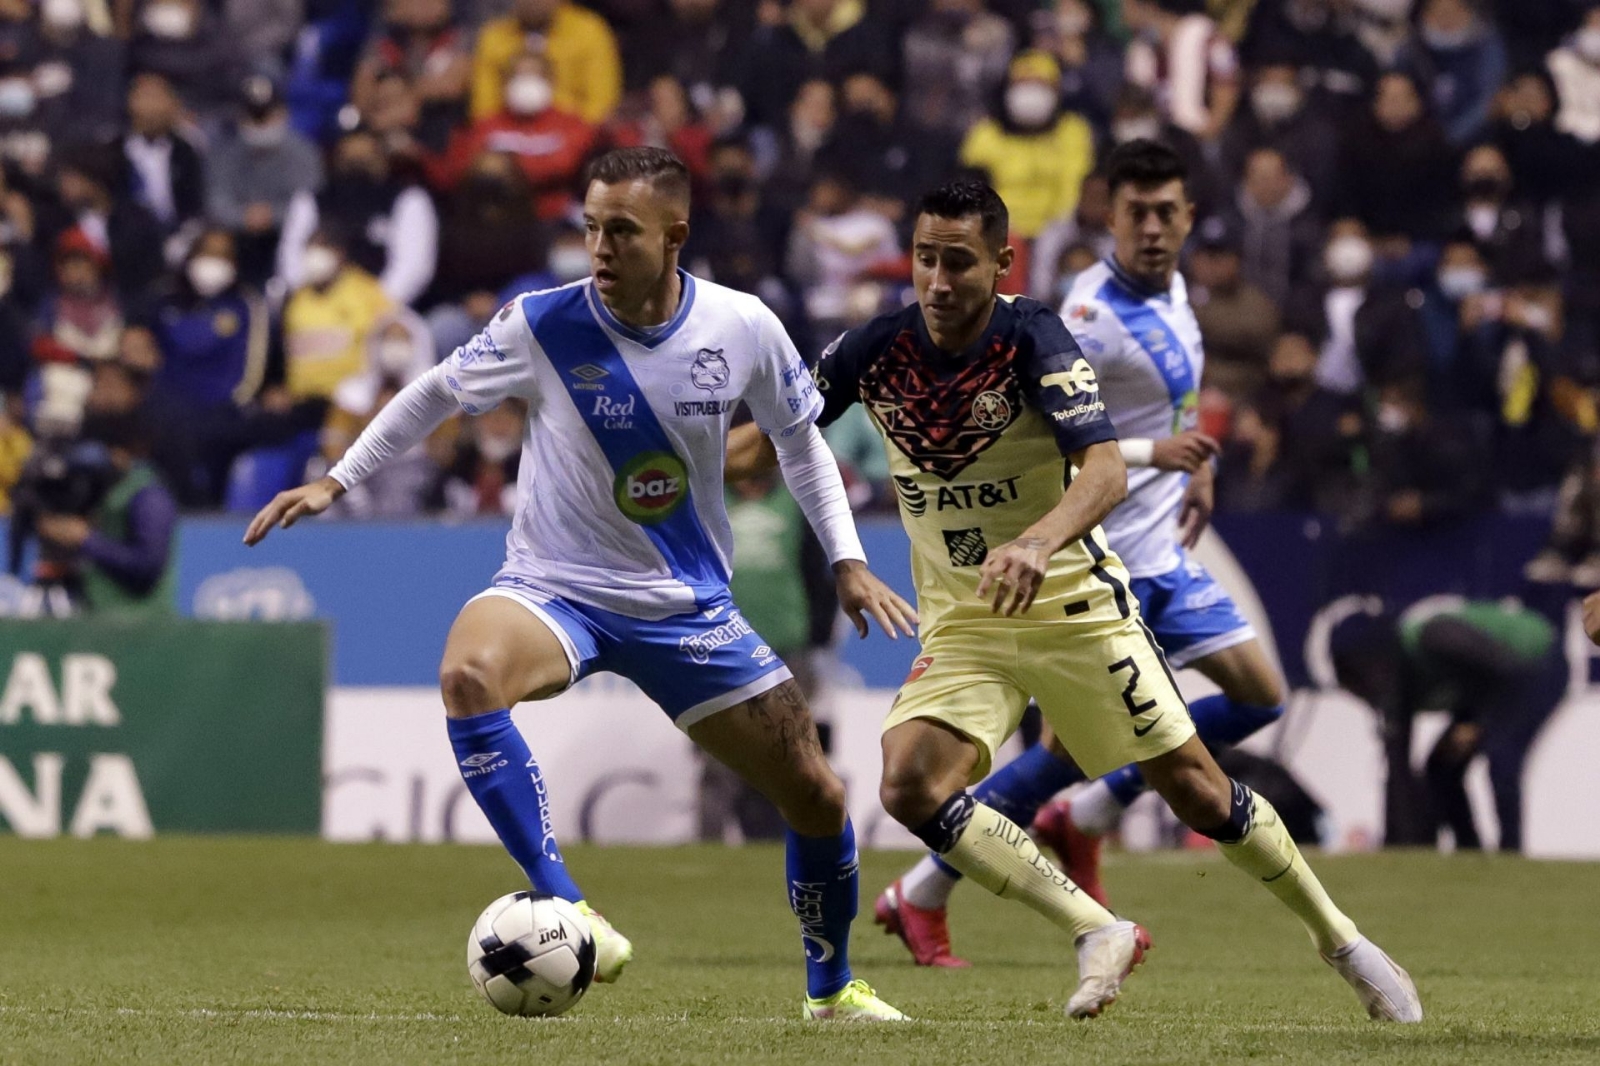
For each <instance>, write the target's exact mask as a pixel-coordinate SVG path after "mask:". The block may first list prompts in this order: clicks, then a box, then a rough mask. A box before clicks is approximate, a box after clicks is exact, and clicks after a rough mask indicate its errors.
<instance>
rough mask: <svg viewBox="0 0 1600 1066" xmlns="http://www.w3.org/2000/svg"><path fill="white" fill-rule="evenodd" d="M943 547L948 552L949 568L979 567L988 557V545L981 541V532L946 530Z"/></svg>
mask: <svg viewBox="0 0 1600 1066" xmlns="http://www.w3.org/2000/svg"><path fill="white" fill-rule="evenodd" d="M941 532H942V533H944V546H945V549H946V550H947V551H949V552H950V565H951V566H979V565H982V563H983V561H984V560H985V559H987V558H988V557H989V545H988V543H986V542H985V541H984V539H983V530H981V529H978V528H973V529H946V530H941Z"/></svg>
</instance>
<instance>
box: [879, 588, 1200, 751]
mask: <svg viewBox="0 0 1600 1066" xmlns="http://www.w3.org/2000/svg"><path fill="white" fill-rule="evenodd" d="M1030 696H1031V697H1033V698H1034V699H1035V700H1036V701H1038V704H1039V709H1040V710H1041V711H1042V712H1043V713H1044V717H1045V720H1046V721H1047V722H1049V723H1050V727H1051V729H1053V730H1055V734H1056V736H1057V737H1058V738H1060V740H1061V743H1062V744H1063V745H1065V746H1066V749H1067V750H1068V751H1069V752H1071V753H1072V758H1073V759H1074V760H1075V761H1076V762H1077V764H1078V766H1079V768H1080V769H1082V770H1083V772H1084V773H1085V774H1087V775H1088V776H1089V777H1091V778H1094V777H1099V776H1100V775H1101V774H1105V773H1109V772H1110V771H1112V770H1115V769H1116V768H1117V767H1119V766H1124V765H1126V764H1128V763H1131V762H1142V761H1143V760H1145V759H1153V758H1155V757H1156V756H1158V755H1164V754H1166V753H1167V752H1169V751H1171V750H1172V749H1174V748H1176V747H1178V746H1179V745H1180V744H1182V743H1183V742H1184V741H1186V740H1188V739H1189V738H1190V737H1192V736H1194V723H1193V722H1192V721H1190V719H1189V707H1188V704H1186V703H1185V702H1184V699H1183V696H1182V695H1181V694H1179V692H1178V686H1177V684H1176V683H1175V682H1174V681H1173V679H1172V672H1171V670H1170V669H1168V667H1167V662H1166V658H1165V657H1164V656H1163V655H1162V653H1161V650H1160V648H1159V647H1158V646H1157V645H1156V642H1155V638H1154V637H1152V636H1151V635H1150V631H1149V630H1148V629H1147V628H1145V625H1144V621H1143V619H1141V618H1140V617H1139V615H1138V613H1137V611H1135V612H1133V613H1131V614H1130V616H1129V617H1127V618H1112V619H1111V620H1109V621H1108V620H1105V619H1103V618H1102V619H1100V620H1096V621H1093V622H1090V621H1074V620H1057V619H1051V620H1048V621H1022V620H1018V619H1015V618H1012V619H994V620H993V621H988V620H985V621H983V622H956V623H951V624H947V625H943V626H940V627H939V628H938V629H937V630H935V631H934V632H933V633H931V634H929V636H928V639H927V640H926V641H924V642H923V645H922V654H921V655H920V656H918V657H917V660H916V662H915V664H914V665H913V666H912V668H911V673H910V675H909V676H908V677H907V678H906V680H905V684H903V685H902V686H901V687H900V694H899V695H898V696H896V697H895V702H894V707H893V708H892V709H891V710H890V712H889V717H888V718H887V719H885V720H884V723H883V728H884V731H885V732H888V731H889V730H890V729H892V728H894V727H895V726H897V725H899V724H900V723H902V722H908V721H910V720H912V719H913V718H930V719H932V720H933V721H936V722H940V723H942V724H944V725H947V726H949V727H950V728H952V729H954V730H956V731H957V732H959V733H961V734H963V735H965V736H966V737H968V738H970V739H971V740H972V741H973V743H975V744H976V745H977V746H978V753H979V758H978V766H977V767H976V769H974V770H973V772H972V780H973V781H979V780H981V779H982V778H984V777H986V776H988V773H989V770H990V767H991V765H992V763H993V761H994V753H995V751H996V750H997V749H998V748H999V747H1000V745H1001V744H1003V743H1005V740H1006V738H1007V737H1009V736H1010V735H1011V734H1012V733H1013V732H1014V731H1015V730H1016V728H1017V723H1018V722H1020V721H1021V720H1022V712H1023V711H1024V710H1026V709H1027V706H1028V698H1029V697H1030Z"/></svg>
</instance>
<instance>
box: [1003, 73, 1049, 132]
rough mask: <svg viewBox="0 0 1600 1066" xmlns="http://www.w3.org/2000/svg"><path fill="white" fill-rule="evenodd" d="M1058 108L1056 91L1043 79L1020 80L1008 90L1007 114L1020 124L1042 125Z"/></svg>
mask: <svg viewBox="0 0 1600 1066" xmlns="http://www.w3.org/2000/svg"><path fill="white" fill-rule="evenodd" d="M1055 109H1056V91H1055V90H1054V89H1052V88H1050V86H1048V85H1046V84H1045V83H1044V82H1042V81H1019V82H1018V83H1017V84H1015V85H1013V86H1011V88H1009V89H1007V90H1006V114H1008V115H1010V116H1011V121H1013V122H1015V123H1016V124H1017V125H1019V126H1042V125H1044V123H1046V122H1048V121H1049V120H1050V116H1051V115H1052V114H1053V113H1054V112H1055Z"/></svg>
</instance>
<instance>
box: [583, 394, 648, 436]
mask: <svg viewBox="0 0 1600 1066" xmlns="http://www.w3.org/2000/svg"><path fill="white" fill-rule="evenodd" d="M637 399H638V396H637V395H634V396H629V397H628V398H627V399H626V400H614V399H612V398H611V397H609V396H596V397H595V398H594V411H593V412H592V413H591V417H594V418H603V419H605V421H604V422H602V423H600V424H601V425H602V426H604V427H605V428H606V429H632V428H633V404H634V401H635V400H637Z"/></svg>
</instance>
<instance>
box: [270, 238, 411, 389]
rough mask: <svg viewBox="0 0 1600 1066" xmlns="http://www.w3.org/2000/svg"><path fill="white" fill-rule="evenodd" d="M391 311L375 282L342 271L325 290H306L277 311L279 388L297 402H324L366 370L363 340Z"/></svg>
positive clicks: (359, 273) (358, 272) (366, 276)
mask: <svg viewBox="0 0 1600 1066" xmlns="http://www.w3.org/2000/svg"><path fill="white" fill-rule="evenodd" d="M393 307H394V302H393V301H392V300H390V299H389V297H388V295H387V294H385V293H384V291H383V286H381V285H379V284H378V279H377V278H375V277H373V276H372V275H371V274H369V273H367V272H366V271H365V270H362V269H361V268H360V267H355V266H346V267H345V268H344V269H343V270H341V271H340V272H339V276H338V277H337V278H335V279H334V280H333V284H331V285H329V286H328V287H327V288H326V289H325V290H323V291H321V292H319V291H317V290H316V289H314V288H311V287H310V286H307V287H306V288H303V289H300V290H299V291H297V292H296V293H295V294H294V295H293V296H291V297H289V303H288V305H287V306H286V307H285V308H284V309H283V350H284V359H285V363H286V366H285V368H284V369H285V384H286V385H287V386H288V389H289V394H290V395H291V396H293V397H294V398H295V399H297V400H305V399H312V398H319V397H320V398H322V399H330V398H332V396H333V390H334V389H336V388H338V387H339V383H340V382H341V381H343V380H344V379H345V378H348V377H350V376H352V375H354V374H359V373H361V372H362V371H363V370H365V369H366V366H367V349H366V343H367V334H368V333H370V332H371V331H372V327H373V324H374V323H376V322H377V321H378V319H379V318H381V317H382V316H383V315H385V314H387V313H388V312H389V311H390V310H391V309H392V308H393Z"/></svg>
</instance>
